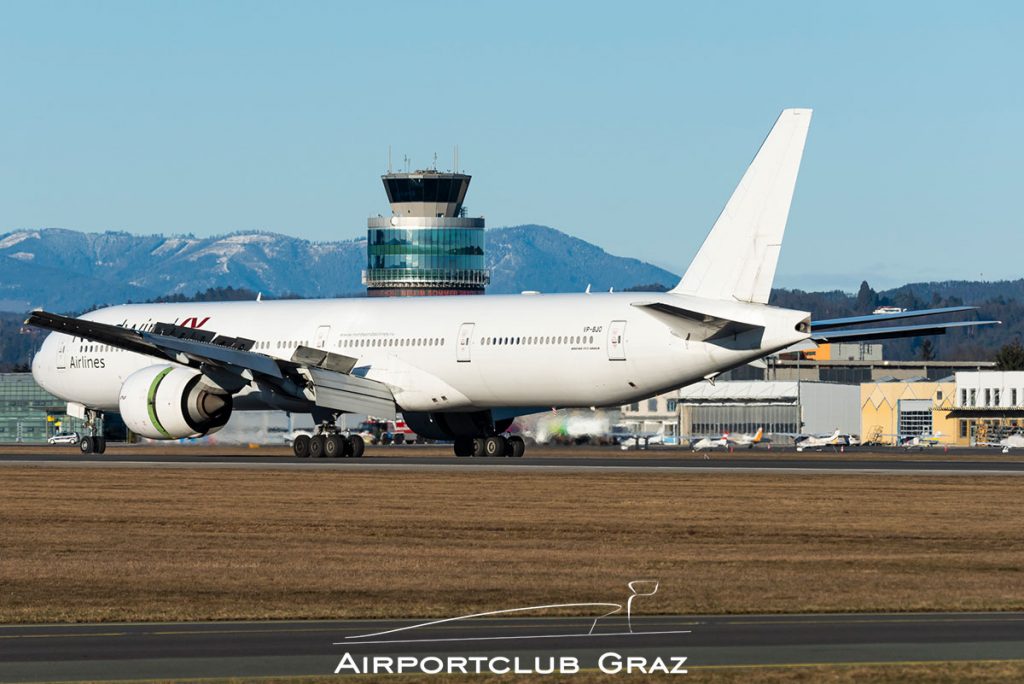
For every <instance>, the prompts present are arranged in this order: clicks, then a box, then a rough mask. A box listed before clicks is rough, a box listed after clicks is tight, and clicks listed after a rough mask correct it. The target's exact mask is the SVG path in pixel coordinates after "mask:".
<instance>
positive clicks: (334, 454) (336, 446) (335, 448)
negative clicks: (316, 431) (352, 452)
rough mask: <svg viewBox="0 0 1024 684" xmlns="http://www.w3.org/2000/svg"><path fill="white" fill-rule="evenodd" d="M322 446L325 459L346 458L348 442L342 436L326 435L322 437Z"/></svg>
mask: <svg viewBox="0 0 1024 684" xmlns="http://www.w3.org/2000/svg"><path fill="white" fill-rule="evenodd" d="M322 439H323V444H324V453H323V455H324V456H326V457H327V458H341V457H342V456H348V450H349V445H348V440H347V439H345V438H344V437H343V436H342V435H326V436H324V437H322Z"/></svg>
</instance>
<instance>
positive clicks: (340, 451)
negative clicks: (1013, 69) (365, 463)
mask: <svg viewBox="0 0 1024 684" xmlns="http://www.w3.org/2000/svg"><path fill="white" fill-rule="evenodd" d="M365 450H366V443H365V442H363V438H362V437H360V436H359V435H343V434H341V433H338V432H332V433H321V434H318V435H314V436H312V437H310V436H309V435H299V436H298V437H296V438H295V441H293V442H292V452H293V453H294V454H295V455H296V456H297V457H299V458H361V457H362V455H363V452H364V451H365Z"/></svg>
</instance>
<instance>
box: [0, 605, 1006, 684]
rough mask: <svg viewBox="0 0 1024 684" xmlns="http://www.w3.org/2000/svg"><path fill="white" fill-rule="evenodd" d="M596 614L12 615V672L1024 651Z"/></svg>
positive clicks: (1, 673)
mask: <svg viewBox="0 0 1024 684" xmlns="http://www.w3.org/2000/svg"><path fill="white" fill-rule="evenodd" d="M592 622H593V619H592V618H589V619H581V618H564V617H561V618H547V619H545V618H515V619H509V618H504V619H474V620H468V621H458V622H454V623H447V624H443V625H436V626H434V627H430V628H426V629H423V628H421V629H411V630H406V631H400V632H393V633H391V634H385V635H378V636H372V635H374V634H377V633H379V632H382V631H385V630H389V629H394V628H396V627H406V626H409V625H411V624H414V622H413V621H395V620H387V621H380V620H367V621H357V620H346V621H322V622H314V621H309V622H291V621H289V622H204V623H131V624H125V623H119V624H70V625H25V626H3V627H0V681H3V682H29V681H49V680H65V681H71V680H99V679H103V680H117V679H180V678H199V677H256V676H293V675H295V676H307V675H313V676H316V675H330V674H333V673H334V672H335V670H336V668H338V666H339V664H340V663H341V662H342V659H343V658H344V656H345V654H346V653H348V654H349V655H350V656H351V657H352V659H351V660H350V661H348V662H356V663H361V662H362V658H363V657H364V656H391V657H392V658H396V657H398V656H419V657H421V658H422V657H425V656H434V657H439V658H442V659H447V658H448V657H455V658H458V657H484V658H499V659H504V660H498V661H495V662H497V663H498V665H499V666H504V665H505V664H506V663H507V662H508V661H509V660H513V659H514V658H516V657H518V658H519V662H520V665H521V666H522V667H533V666H534V664H535V663H537V662H540V663H547V662H548V659H549V658H552V657H553V658H558V657H560V656H572V657H575V658H577V659H578V662H579V664H580V667H581V668H582V669H595V668H597V667H598V666H599V662H598V661H599V659H600V658H601V656H602V655H603V654H605V653H609V652H612V653H615V654H618V655H619V656H621V660H622V661H625V658H627V657H642V658H645V659H646V661H647V662H649V663H650V662H653V660H654V659H655V658H662V659H663V660H664V662H666V663H669V662H670V658H673V657H676V658H678V657H685V658H686V661H685V666H686V667H687V669H689V670H691V671H696V670H700V669H702V668H723V667H743V668H747V669H750V668H758V667H778V666H802V665H812V664H855V663H861V664H879V663H907V662H914V663H921V662H950V661H971V660H974V661H978V660H985V661H992V660H1020V659H1024V613H1009V612H1008V613H925V614H913V613H894V614H810V615H732V616H726V615H719V616H708V615H689V616H687V615H679V616H656V617H637V616H634V617H633V619H632V627H631V628H630V626H629V625H628V624H627V622H626V621H625V620H624V619H623V618H621V616H615V619H612V618H605V619H604V620H601V621H599V623H598V626H597V627H596V628H595V630H594V632H593V633H592V634H590V633H588V632H589V629H590V627H591V625H592ZM367 635H371V636H367ZM535 659H539V660H535ZM615 662H617V661H616V660H615V659H614V658H612V659H609V658H606V659H605V661H604V664H605V666H614V664H615ZM485 671H486V670H485ZM342 673H343V674H345V673H350V671H349V670H342Z"/></svg>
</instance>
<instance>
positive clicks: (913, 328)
mask: <svg viewBox="0 0 1024 684" xmlns="http://www.w3.org/2000/svg"><path fill="white" fill-rule="evenodd" d="M1000 323H1002V321H956V322H952V323H925V324H921V325H899V326H893V327H891V328H854V329H851V330H832V331H825V332H818V330H817V326H813V327H812V328H811V339H812V340H814V341H815V342H832V341H835V340H840V341H846V342H856V341H858V340H890V339H895V338H897V337H920V336H922V335H944V334H945V333H946V331H947V330H949V329H950V328H966V327H969V326H972V325H999V324H1000Z"/></svg>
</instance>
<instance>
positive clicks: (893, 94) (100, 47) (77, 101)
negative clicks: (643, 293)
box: [0, 0, 1024, 289]
mask: <svg viewBox="0 0 1024 684" xmlns="http://www.w3.org/2000/svg"><path fill="white" fill-rule="evenodd" d="M1022 35H1024V3H1020V2H984V3H968V2H963V3H945V2H851V3H839V2H785V3H775V2H771V3H770V2H699V3H698V2H665V3H653V2H619V3H612V4H606V3H598V2H571V3H570V2H552V1H550V0H548V1H545V2H527V1H524V0H516V1H515V2H505V3H496V2H441V1H436V2H422V1H420V2H403V1H394V0H393V1H391V2H387V3H358V4H357V3H354V2H353V3H342V2H329V3H328V2H324V3H302V2H288V3H285V2H278V3H257V2H237V3H236V2H163V3H158V2H124V3H111V2H62V3H49V2H21V3H13V2H0V92H2V97H0V232H6V231H8V230H15V229H21V228H34V227H46V226H60V227H66V228H74V229H80V230H89V231H96V230H107V229H116V230H127V231H130V232H136V233H156V232H163V233H175V232H192V233H195V234H197V235H211V234H216V233H222V232H226V231H232V230H246V229H265V230H271V231H276V232H282V233H287V234H290V235H296V236H301V237H306V238H310V239H318V240H332V239H341V238H351V237H355V236H358V235H362V234H364V233H365V226H366V217H367V216H368V215H371V214H372V215H376V214H377V213H379V212H384V211H385V210H386V199H385V196H384V192H383V189H382V187H381V184H380V179H379V175H380V174H381V173H382V172H384V171H385V166H386V155H387V148H388V145H389V144H390V145H391V146H392V148H393V151H394V152H393V155H394V159H395V160H396V165H398V164H400V160H401V159H402V157H403V156H404V155H408V156H409V157H411V158H412V164H413V166H414V167H424V166H428V165H430V164H431V163H432V160H433V154H434V153H435V152H436V153H437V154H438V166H439V167H440V168H448V167H449V166H450V165H451V149H452V146H453V145H454V144H459V145H460V148H461V156H462V166H463V168H464V169H465V170H466V171H468V172H469V173H472V174H473V175H474V180H473V185H472V187H471V189H470V194H469V197H468V199H467V206H468V207H469V208H470V210H471V213H473V214H483V215H484V216H486V218H487V222H488V225H489V226H492V227H495V226H502V225H514V224H521V223H542V224H547V225H551V226H554V227H556V228H559V229H561V230H563V231H565V232H567V233H570V234H572V235H576V236H578V237H581V238H583V239H585V240H588V241H591V242H594V243H597V244H599V245H601V246H602V247H604V248H606V249H607V250H608V251H610V252H613V253H616V254H621V255H628V256H636V257H639V258H642V259H646V260H649V261H652V262H654V263H657V264H659V265H661V266H665V267H668V268H671V269H673V270H675V271H677V272H681V271H682V270H684V269H685V267H686V265H687V264H688V263H689V260H690V258H691V257H692V256H693V254H694V253H695V252H696V250H697V248H698V247H699V245H700V243H701V241H702V240H703V237H704V235H705V233H706V231H707V229H708V228H709V227H710V225H711V224H712V223H713V221H714V219H715V217H716V216H717V214H718V212H719V210H720V209H721V207H722V205H723V204H724V202H725V200H726V199H727V198H728V196H729V194H730V193H731V191H732V188H733V186H734V185H735V183H736V182H737V181H738V180H739V177H740V175H741V173H742V171H743V169H744V168H745V166H746V164H747V163H748V162H749V160H750V158H751V157H752V155H753V153H754V152H755V151H756V149H757V146H758V145H759V143H760V142H761V140H762V138H763V136H764V135H765V133H766V132H767V130H768V128H769V127H770V125H771V124H772V122H773V121H774V119H775V117H776V116H777V114H778V112H779V110H780V109H782V108H784V107H790V106H799V107H813V108H814V109H815V120H814V123H813V125H812V128H811V134H810V139H809V142H808V147H807V151H806V154H805V157H804V165H803V169H802V173H801V177H800V180H799V182H798V185H797V194H796V199H795V202H794V206H793V211H792V213H791V215H790V223H789V229H788V232H787V240H786V243H785V245H784V247H783V252H782V260H781V262H780V266H779V275H778V279H777V284H780V285H785V286H799V287H805V288H824V287H842V288H847V289H852V288H855V287H856V286H857V284H858V283H859V282H860V280H861V279H862V278H867V279H868V280H869V281H870V282H871V283H872V284H873V285H879V286H882V285H892V284H899V283H902V282H906V281H908V280H919V279H946V278H978V277H984V278H985V279H996V278H1017V277H1021V276H1022V270H1024V269H1022V268H1021V263H1022V259H1021V252H1022V250H1021V248H1020V246H1019V244H1020V243H1019V240H1020V236H1021V234H1022V232H1024V231H1022V228H1024V225H1022V224H1024V221H1022V219H1021V211H1020V201H1019V198H1020V196H1021V192H1022V186H1024V171H1022V168H1021V160H1022V159H1024V133H1022V128H1024V95H1022V92H1024V88H1022V83H1024V77H1022V68H1024V49H1022V47H1021V45H1022V44H1024V40H1022V38H1021V36H1022Z"/></svg>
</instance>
